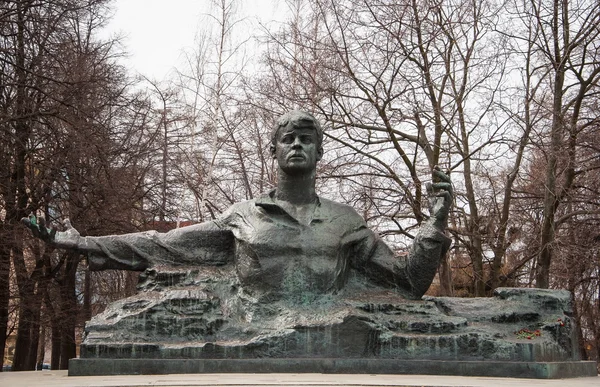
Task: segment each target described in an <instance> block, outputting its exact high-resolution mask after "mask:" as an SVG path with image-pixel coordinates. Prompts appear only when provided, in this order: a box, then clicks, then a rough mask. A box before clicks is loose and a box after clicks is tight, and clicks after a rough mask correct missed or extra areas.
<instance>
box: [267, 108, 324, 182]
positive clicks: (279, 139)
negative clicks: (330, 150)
mask: <svg viewBox="0 0 600 387" xmlns="http://www.w3.org/2000/svg"><path fill="white" fill-rule="evenodd" d="M322 143H323V128H322V127H321V125H320V124H319V122H318V121H317V119H316V118H315V117H314V116H313V115H312V114H310V113H307V112H303V111H299V110H292V111H290V112H288V113H286V114H284V115H282V116H281V117H280V118H279V119H278V120H277V123H276V125H275V127H274V128H273V131H272V132H271V154H272V155H273V157H274V158H276V159H277V162H278V163H279V167H280V168H281V169H282V170H283V171H284V172H286V173H289V174H295V173H306V172H310V171H312V172H314V170H315V169H316V163H317V161H319V160H320V159H321V157H322V156H323V147H322Z"/></svg>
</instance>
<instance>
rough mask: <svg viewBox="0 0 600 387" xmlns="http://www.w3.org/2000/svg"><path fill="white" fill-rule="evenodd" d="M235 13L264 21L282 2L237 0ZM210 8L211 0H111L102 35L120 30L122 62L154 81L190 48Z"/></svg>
mask: <svg viewBox="0 0 600 387" xmlns="http://www.w3.org/2000/svg"><path fill="white" fill-rule="evenodd" d="M240 3H241V8H240V9H239V14H240V17H241V16H245V17H246V18H247V20H248V21H249V23H248V24H250V23H256V22H258V21H261V22H262V23H268V22H269V21H270V20H273V19H276V18H278V17H280V16H278V15H281V13H282V11H284V9H285V7H286V6H285V2H284V1H277V0H241V1H240ZM210 10H211V0H169V1H165V0H114V9H113V12H114V17H113V19H112V21H111V22H110V24H109V25H108V27H107V28H106V30H105V31H104V32H105V33H106V34H112V33H121V34H122V35H123V36H124V37H125V40H124V43H125V49H126V51H127V52H128V53H129V58H128V59H127V60H126V62H125V63H126V65H127V66H128V67H129V68H130V69H131V70H132V71H133V72H139V73H141V74H143V75H146V76H148V77H150V78H154V79H157V80H162V79H164V78H165V77H166V76H167V74H168V73H169V72H170V71H171V70H172V69H173V67H174V66H175V65H176V64H177V61H178V58H179V56H180V54H181V52H182V50H183V49H184V48H186V47H191V46H192V45H193V43H194V36H195V35H196V32H197V31H198V29H199V28H202V23H203V22H205V20H206V19H205V18H204V17H203V15H205V14H207V13H209V12H210Z"/></svg>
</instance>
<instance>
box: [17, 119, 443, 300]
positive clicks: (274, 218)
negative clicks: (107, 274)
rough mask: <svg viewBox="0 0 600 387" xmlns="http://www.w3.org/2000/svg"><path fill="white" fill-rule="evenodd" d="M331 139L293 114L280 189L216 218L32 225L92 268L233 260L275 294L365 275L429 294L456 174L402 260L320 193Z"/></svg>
mask: <svg viewBox="0 0 600 387" xmlns="http://www.w3.org/2000/svg"><path fill="white" fill-rule="evenodd" d="M322 140H323V130H322V128H321V125H320V124H319V122H318V121H317V120H316V119H315V118H314V117H313V116H312V115H311V114H309V113H305V112H301V111H291V112H289V113H287V114H284V115H283V116H282V117H281V118H279V120H278V121H277V124H276V126H275V128H274V130H273V132H272V144H271V153H272V155H273V158H274V159H276V160H277V163H278V166H279V167H278V177H279V179H278V184H277V188H276V189H275V190H273V191H271V192H270V193H268V194H266V195H264V196H261V197H259V198H256V199H252V200H248V201H244V202H241V203H236V204H234V205H233V206H231V207H230V208H229V209H228V210H227V211H225V213H223V214H222V215H221V216H220V217H219V218H218V219H216V220H214V221H210V222H205V223H201V224H197V225H192V226H188V227H182V228H178V229H175V230H172V231H170V232H167V233H164V234H161V233H157V232H154V231H150V232H141V233H134V234H126V235H119V236H102V237H81V236H80V235H79V233H78V232H77V231H76V230H75V229H74V228H73V227H71V226H70V224H68V222H67V229H66V231H64V232H54V231H52V230H48V229H46V227H45V226H44V224H43V221H41V223H42V224H41V225H38V224H37V223H36V222H35V219H34V218H32V219H24V220H23V221H24V223H25V224H26V225H27V226H28V227H29V228H31V229H32V230H33V231H34V233H35V234H36V235H38V236H40V237H41V238H42V239H45V240H46V241H48V242H50V243H53V244H55V245H56V246H57V247H60V248H67V249H75V250H77V251H79V252H81V253H84V254H87V256H88V264H89V267H90V269H91V270H104V269H122V270H137V271H143V270H145V269H147V268H149V267H152V266H155V265H162V264H164V265H221V264H226V263H231V262H233V264H234V265H235V267H236V272H237V275H238V277H239V279H240V282H241V283H242V284H243V285H244V286H250V287H258V288H260V289H262V290H264V291H266V292H268V293H269V296H270V297H274V298H280V297H285V296H286V295H289V294H288V293H290V292H296V291H298V286H300V287H301V289H304V291H306V292H309V293H315V294H320V293H335V292H337V291H339V290H341V289H342V288H343V287H344V286H345V284H346V283H347V281H348V278H349V277H350V276H351V273H352V272H355V273H357V274H358V275H359V276H360V275H362V276H364V277H365V278H367V279H368V281H371V282H372V283H373V284H377V285H379V286H383V287H385V288H394V289H396V290H397V291H398V292H399V293H400V294H402V295H404V296H405V297H408V298H420V297H421V296H422V295H423V294H424V293H425V292H426V291H427V289H428V288H429V286H430V284H431V281H432V280H433V278H434V276H435V273H436V270H437V267H438V264H439V262H440V258H441V257H442V256H443V255H444V254H445V253H446V251H447V249H448V247H449V245H450V239H449V238H448V237H446V236H445V235H444V229H445V225H446V222H447V218H448V212H449V209H450V206H451V203H452V187H451V183H450V179H449V177H448V176H447V175H446V174H444V173H442V172H441V171H439V170H438V169H435V170H434V174H435V176H436V177H437V180H438V181H439V182H436V183H433V184H432V185H431V186H430V187H429V190H428V191H429V192H430V195H432V197H431V198H430V204H431V217H430V219H428V220H426V221H425V222H424V223H423V224H422V225H421V228H420V231H419V233H418V235H417V236H416V238H415V240H414V243H413V245H412V248H411V250H410V253H409V255H408V256H407V257H395V256H394V253H393V252H392V250H391V249H390V248H389V247H388V246H387V245H386V244H385V243H383V241H381V240H380V239H379V238H378V236H377V235H376V234H375V233H373V231H371V230H370V229H368V228H367V225H366V223H365V221H364V220H363V219H362V218H361V216H360V215H358V214H357V213H356V211H355V210H354V209H352V208H351V207H349V206H347V205H345V204H340V203H336V202H333V201H330V200H327V199H324V198H321V197H319V196H317V194H316V193H315V170H316V165H317V162H318V161H319V160H320V159H321V157H322V156H323V147H322V145H321V144H322ZM224 252H225V253H224ZM228 261H229V262H228ZM299 282H300V283H299ZM290 284H294V286H291V285H290Z"/></svg>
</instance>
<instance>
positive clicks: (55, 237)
mask: <svg viewBox="0 0 600 387" xmlns="http://www.w3.org/2000/svg"><path fill="white" fill-rule="evenodd" d="M22 221H23V223H24V224H25V225H26V226H27V227H28V228H30V229H31V230H32V232H33V234H34V235H35V236H37V237H39V238H40V239H42V240H44V241H45V242H46V243H48V244H51V245H54V246H56V247H59V248H66V249H73V250H76V251H78V252H80V253H82V254H86V255H87V257H88V265H89V267H90V269H91V270H107V269H117V270H132V271H143V270H145V269H147V268H149V267H151V266H156V265H169V266H180V265H202V264H204V265H206V264H208V265H220V264H225V263H227V262H229V261H231V260H232V259H233V256H234V253H233V248H234V240H233V235H232V233H231V232H230V231H229V230H223V229H221V228H219V227H217V226H216V225H215V224H214V223H213V222H207V223H202V224H197V225H192V226H187V227H182V228H178V229H175V230H171V231H169V232H167V233H158V232H156V231H147V232H139V233H132V234H124V235H108V236H100V237H82V236H80V235H79V232H77V230H75V229H74V228H73V227H72V226H71V224H70V222H69V221H68V220H67V221H65V226H66V230H65V231H64V232H57V231H55V230H53V229H51V228H48V227H46V224H45V221H44V220H42V219H41V218H40V220H39V221H38V220H37V219H36V218H35V217H34V216H30V217H29V218H24V219H23V220H22Z"/></svg>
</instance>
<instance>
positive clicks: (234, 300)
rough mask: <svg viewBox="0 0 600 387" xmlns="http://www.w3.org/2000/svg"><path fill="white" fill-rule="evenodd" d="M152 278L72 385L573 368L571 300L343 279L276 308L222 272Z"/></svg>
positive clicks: (100, 322) (91, 340)
mask: <svg viewBox="0 0 600 387" xmlns="http://www.w3.org/2000/svg"><path fill="white" fill-rule="evenodd" d="M213 270H218V271H219V272H218V273H215V272H208V271H205V270H204V269H203V270H202V271H199V270H196V269H195V270H189V271H185V272H181V271H172V272H171V271H165V270H163V271H156V272H150V273H146V274H148V275H147V276H146V278H145V279H144V282H142V286H141V289H140V292H139V293H138V294H136V295H134V296H132V297H129V298H126V299H123V300H120V301H117V302H115V303H113V304H111V305H110V306H109V307H108V308H107V309H106V310H105V311H104V312H103V313H101V314H99V315H97V316H95V317H94V318H92V320H90V321H89V322H88V323H87V324H86V329H85V330H86V334H85V338H84V341H83V343H82V344H81V347H80V349H81V351H80V354H81V358H80V359H74V360H73V361H72V362H71V364H70V368H69V371H70V374H71V375H111V374H165V373H201V372H210V373H213V372H217V373H218V372H288V373H289V372H294V373H295V372H310V373H315V372H317V373H383V374H430V375H436V374H446V375H465V376H469V375H472V376H503V377H506V376H510V377H529V378H565V377H576V376H591V375H595V372H596V365H595V363H593V362H581V361H579V360H581V359H580V358H579V351H578V347H577V337H576V332H577V330H576V326H575V320H574V318H573V310H572V299H571V294H570V293H569V292H567V291H564V290H541V289H517V288H500V289H497V290H496V291H495V294H494V297H490V298H466V299H459V298H448V297H436V298H424V299H423V300H406V299H404V298H402V297H400V296H398V294H396V293H394V292H393V291H391V290H389V289H378V288H375V287H373V285H372V284H368V283H362V282H360V280H359V279H357V278H351V279H350V281H349V283H348V284H347V285H346V286H345V288H344V291H343V292H338V293H332V294H320V295H311V294H304V293H298V294H295V295H294V297H293V298H291V299H290V298H272V297H271V294H270V293H269V292H266V293H264V294H263V293H261V292H260V290H251V289H244V287H242V286H240V284H239V283H238V282H237V280H236V276H235V275H233V274H232V272H231V271H227V270H226V268H218V269H213Z"/></svg>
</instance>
